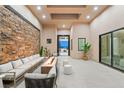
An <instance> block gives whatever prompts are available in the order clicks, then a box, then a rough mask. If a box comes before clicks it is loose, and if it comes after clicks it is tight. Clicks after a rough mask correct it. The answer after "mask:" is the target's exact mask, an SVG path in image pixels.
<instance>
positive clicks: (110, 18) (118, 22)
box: [90, 5, 124, 61]
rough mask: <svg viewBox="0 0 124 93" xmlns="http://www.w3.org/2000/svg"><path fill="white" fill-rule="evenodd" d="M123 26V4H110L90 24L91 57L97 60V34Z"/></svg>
mask: <svg viewBox="0 0 124 93" xmlns="http://www.w3.org/2000/svg"><path fill="white" fill-rule="evenodd" d="M121 27H124V6H119V5H117V6H111V7H110V8H109V9H107V10H106V11H105V12H103V13H102V14H101V15H100V16H98V17H97V18H96V19H95V20H94V21H93V22H92V23H91V24H90V32H91V42H92V59H93V60H95V61H98V60H99V35H100V34H103V33H106V32H110V31H112V30H115V29H118V28H121Z"/></svg>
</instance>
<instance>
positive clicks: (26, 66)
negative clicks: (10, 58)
mask: <svg viewBox="0 0 124 93" xmlns="http://www.w3.org/2000/svg"><path fill="white" fill-rule="evenodd" d="M31 67H32V64H31V63H27V64H24V65H21V66H19V67H18V68H21V69H25V71H27V70H29V69H30V68H31Z"/></svg>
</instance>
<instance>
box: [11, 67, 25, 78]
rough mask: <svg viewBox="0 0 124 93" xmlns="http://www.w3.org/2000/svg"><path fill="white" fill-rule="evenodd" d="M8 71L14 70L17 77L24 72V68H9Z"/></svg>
mask: <svg viewBox="0 0 124 93" xmlns="http://www.w3.org/2000/svg"><path fill="white" fill-rule="evenodd" d="M9 72H15V73H16V74H15V77H16V78H18V77H19V76H21V75H22V74H24V73H25V69H13V70H10V71H9Z"/></svg>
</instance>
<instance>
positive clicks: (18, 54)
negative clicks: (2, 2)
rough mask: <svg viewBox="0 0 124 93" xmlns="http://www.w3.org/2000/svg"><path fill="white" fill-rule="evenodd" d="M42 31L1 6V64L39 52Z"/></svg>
mask: <svg viewBox="0 0 124 93" xmlns="http://www.w3.org/2000/svg"><path fill="white" fill-rule="evenodd" d="M39 39H40V31H38V29H36V28H35V27H33V26H32V25H31V24H29V23H27V22H26V21H24V20H23V19H21V18H20V17H19V16H17V15H16V14H14V13H13V12H11V11H10V10H8V9H7V8H5V7H4V6H0V64H3V63H7V62H9V61H12V60H17V59H19V58H22V57H27V56H30V55H33V54H36V53H38V52H39V46H40V41H39Z"/></svg>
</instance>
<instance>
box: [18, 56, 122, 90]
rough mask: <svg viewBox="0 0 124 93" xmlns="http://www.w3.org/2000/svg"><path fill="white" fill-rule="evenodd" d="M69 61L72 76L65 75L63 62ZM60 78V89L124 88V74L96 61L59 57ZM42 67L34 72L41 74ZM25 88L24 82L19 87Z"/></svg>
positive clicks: (58, 81) (58, 83)
mask: <svg viewBox="0 0 124 93" xmlns="http://www.w3.org/2000/svg"><path fill="white" fill-rule="evenodd" d="M64 60H68V61H69V64H70V65H72V70H73V73H72V74H71V75H65V74H63V61H64ZM58 61H59V76H58V80H57V85H58V86H57V87H58V88H122V87H123V88H124V73H122V72H119V71H117V70H114V69H112V68H110V67H107V66H104V65H102V64H100V63H96V62H94V61H91V60H89V61H83V60H81V59H73V58H71V57H68V56H60V57H58ZM39 72H40V67H39V68H38V69H36V70H35V71H34V73H39ZM17 87H18V88H24V87H25V84H24V81H23V82H22V83H21V84H19V85H18V86H17Z"/></svg>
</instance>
